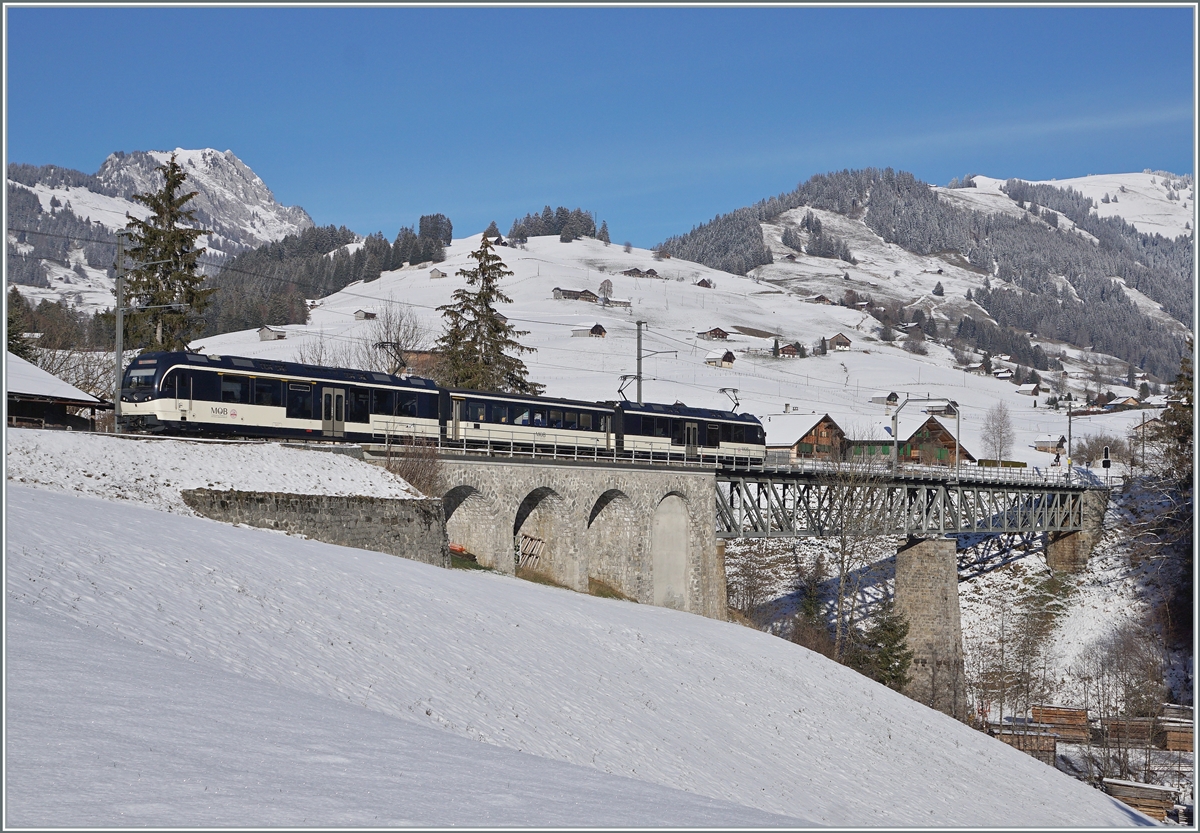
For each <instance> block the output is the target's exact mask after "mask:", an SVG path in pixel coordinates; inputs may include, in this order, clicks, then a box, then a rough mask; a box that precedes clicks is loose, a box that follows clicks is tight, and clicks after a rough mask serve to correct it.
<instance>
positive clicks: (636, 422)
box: [622, 414, 642, 437]
mask: <svg viewBox="0 0 1200 833" xmlns="http://www.w3.org/2000/svg"><path fill="white" fill-rule="evenodd" d="M622 425H623V429H624V432H625V433H626V434H628V435H629V436H631V437H636V436H637V435H638V434H640V433H642V418H641V417H640V416H638V415H637V414H625V419H624V420H623V421H622Z"/></svg>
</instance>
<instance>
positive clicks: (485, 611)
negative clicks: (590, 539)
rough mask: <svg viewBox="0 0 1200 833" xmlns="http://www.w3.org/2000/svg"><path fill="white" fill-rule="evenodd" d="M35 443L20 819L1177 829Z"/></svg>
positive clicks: (713, 641)
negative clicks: (191, 504)
mask: <svg viewBox="0 0 1200 833" xmlns="http://www.w3.org/2000/svg"><path fill="white" fill-rule="evenodd" d="M27 433H33V432H27ZM21 434H22V432H10V434H9V439H10V452H9V455H8V457H9V476H10V480H9V481H8V484H7V485H8V490H7V497H6V509H7V519H6V520H7V523H6V527H5V528H6V539H7V540H6V544H7V555H6V590H7V605H6V622H5V624H6V649H7V655H8V662H9V665H8V671H9V676H8V695H9V698H8V712H7V731H8V748H7V756H8V757H7V761H6V763H7V778H8V783H7V790H8V792H7V796H6V798H7V801H6V814H7V815H6V822H7V823H8V824H10V825H17V826H46V825H48V824H66V825H68V826H73V825H82V824H97V825H103V826H115V827H125V826H166V825H177V824H185V825H187V826H221V825H238V826H251V827H254V826H269V825H284V826H368V825H371V826H373V825H402V824H411V825H417V826H451V825H465V826H496V825H505V824H511V825H519V826H548V827H555V826H601V827H604V826H705V827H769V826H816V825H829V826H842V827H861V826H874V827H901V826H920V827H929V826H935V827H940V826H954V827H965V826H978V825H979V824H981V823H986V824H988V825H994V826H1014V827H1036V828H1046V827H1080V826H1084V827H1108V826H1125V825H1144V824H1148V823H1149V822H1148V820H1147V819H1145V818H1144V817H1142V816H1140V815H1139V814H1137V813H1136V812H1134V811H1132V810H1130V809H1129V808H1127V807H1125V806H1124V805H1121V804H1119V803H1117V802H1115V801H1113V800H1112V799H1110V798H1108V797H1107V796H1104V795H1103V794H1101V793H1099V792H1097V791H1096V790H1093V789H1091V788H1090V787H1088V786H1086V785H1084V784H1082V783H1080V782H1078V781H1075V780H1074V779H1071V778H1069V777H1067V776H1065V775H1062V774H1060V773H1057V772H1055V771H1054V770H1052V769H1050V768H1048V767H1046V766H1045V765H1043V764H1041V763H1039V762H1038V761H1036V760H1034V759H1033V758H1031V757H1029V756H1027V755H1025V754H1023V753H1020V752H1017V751H1015V750H1012V749H1010V748H1008V747H1007V746H1005V745H1003V744H1001V743H998V742H996V741H994V740H992V739H990V738H988V737H986V736H985V735H982V734H980V733H978V732H975V731H973V730H971V729H969V728H968V727H966V726H963V725H962V724H959V723H957V722H955V721H953V720H951V719H949V718H947V717H945V716H943V715H941V714H939V713H936V712H932V711H930V710H928V709H926V708H924V707H922V706H920V705H918V704H916V703H914V702H912V701H910V700H908V699H907V698H904V697H902V696H900V695H898V694H896V693H895V692H892V691H890V690H888V689H886V688H883V687H881V686H878V685H877V684H875V683H873V682H871V681H869V680H867V679H866V678H864V677H862V676H860V675H858V674H856V673H854V672H852V671H850V670H848V669H846V668H843V667H841V666H838V665H835V664H833V663H831V662H829V661H827V660H825V659H824V658H822V657H819V656H817V655H815V654H812V653H810V652H808V651H805V650H804V649H801V648H798V647H796V646H794V645H791V644H789V643H786V642H784V641H783V640H780V639H778V638H776V637H773V636H769V635H767V634H763V633H760V632H757V631H754V630H752V629H748V628H743V627H741V626H738V625H733V624H728V623H723V622H715V621H711V620H707V619H703V618H701V617H697V616H692V615H689V614H684V613H679V612H676V611H671V610H666V609H661V608H652V607H645V606H640V605H635V604H631V603H626V602H620V601H615V600H607V599H598V598H594V597H590V596H584V595H580V594H575V593H571V592H568V591H564V590H559V589H555V588H548V587H544V586H540V585H536V584H531V583H528V582H524V581H520V580H518V579H514V578H510V577H506V576H501V575H496V574H492V573H485V572H459V571H453V570H442V569H438V568H435V567H430V566H428V565H424V564H419V563H416V562H411V561H408V560H406V559H400V558H394V557H391V556H386V555H382V554H378V553H371V552H366V551H360V550H353V549H347V548H341V547H334V546H330V545H326V544H321V543H318V542H314V541H308V540H302V539H298V538H293V537H288V536H285V535H281V534H278V533H274V532H268V531H263V530H255V529H247V528H241V527H233V526H227V525H222V524H218V523H216V522H213V521H209V520H207V519H203V518H197V517H189V516H185V515H182V514H177V513H173V512H164V511H161V510H162V509H165V508H168V506H167V505H166V504H164V503H162V502H161V500H162V499H161V498H159V497H157V496H154V495H152V494H150V493H149V490H138V489H132V488H125V486H124V482H125V481H127V480H128V481H133V480H136V478H137V477H138V476H144V475H143V474H139V473H138V472H137V471H130V472H128V473H126V469H127V468H128V462H129V461H128V460H127V459H126V458H125V456H124V452H122V451H120V450H119V449H118V447H117V446H116V445H114V444H115V443H126V444H128V445H144V446H146V447H147V448H149V447H151V446H160V445H166V443H156V442H153V441H149V442H138V441H129V440H117V439H114V438H105V437H94V436H93V437H85V436H84V435H79V437H77V438H73V439H79V438H82V439H84V440H85V441H88V440H90V441H95V442H96V443H97V448H98V450H96V451H94V452H93V454H94V455H95V456H94V457H93V458H88V457H87V455H85V454H82V453H80V454H77V455H74V456H73V458H72V459H71V460H67V459H66V458H62V457H60V458H57V459H58V460H59V461H60V462H59V465H60V466H62V467H63V468H69V469H74V470H78V471H80V472H81V475H82V476H83V479H84V480H89V479H95V477H94V475H95V474H96V473H97V472H98V471H99V470H104V471H106V472H108V477H109V478H112V479H113V480H114V481H115V482H114V485H117V486H119V488H116V489H114V490H111V491H109V490H102V491H98V492H93V494H80V491H84V490H82V489H79V490H77V489H76V488H75V486H74V485H72V484H71V483H69V482H64V483H62V484H59V485H56V487H55V490H52V489H50V488H47V486H50V485H52V484H51V483H42V484H39V485H38V486H36V487H35V486H34V485H32V484H31V483H26V484H21V483H18V482H15V481H14V480H12V479H11V478H12V477H13V476H14V475H15V474H16V473H17V471H18V470H23V471H27V472H28V471H36V470H43V471H45V470H49V468H50V466H48V465H41V464H38V463H37V462H35V461H33V459H32V458H33V457H35V456H36V453H35V452H34V451H33V450H31V447H32V446H36V445H38V444H37V443H35V442H33V443H31V441H30V440H29V439H28V438H27V437H26V436H22V435H21ZM14 440H15V443H14V442H13V441H14ZM38 447H40V448H44V449H46V450H47V452H48V453H50V454H51V455H53V453H54V452H53V448H54V445H53V444H49V443H47V444H46V445H42V446H38ZM147 453H149V452H147ZM280 453H281V454H284V453H286V454H290V455H292V456H291V457H290V458H289V457H287V456H284V457H281V458H279V463H280V465H283V464H284V463H285V462H287V461H289V460H290V461H292V462H294V463H295V464H296V465H297V466H303V467H304V470H305V473H306V475H307V471H308V466H309V465H310V464H309V463H307V462H303V461H307V460H311V459H313V458H316V459H319V460H321V461H323V462H322V465H326V464H328V465H333V464H335V463H337V462H338V461H341V460H342V459H343V458H339V457H335V456H334V455H328V454H317V453H312V452H309V453H305V452H299V451H292V450H282V449H281V450H280ZM108 455H115V456H108ZM251 468H253V467H252V466H251V465H250V464H247V465H245V466H243V467H242V469H239V470H238V471H239V472H246V471H247V470H249V469H251ZM89 471H90V473H92V474H93V477H92V478H87V477H86V474H87V473H88V472H89ZM247 476H248V477H249V475H247ZM294 476H297V477H298V476H299V473H296V474H294ZM167 479H169V481H170V483H171V486H170V487H167V486H166V483H165V482H164V483H163V490H164V491H166V490H167V489H168V488H171V489H173V488H174V487H175V485H177V482H182V481H183V479H184V476H183V475H182V474H172V475H170V476H169V477H168V478H167ZM200 479H201V480H203V478H200ZM231 480H232V482H229V484H228V485H229V487H234V488H247V485H246V484H245V483H242V482H239V480H238V479H237V478H231ZM116 481H120V482H119V483H118V482H116ZM213 482H216V481H213ZM200 485H207V481H206V482H205V483H201V484H200ZM97 493H103V494H105V495H107V496H109V497H112V496H113V495H115V494H124V495H125V496H126V499H124V500H102V499H99V498H98V497H96V496H94V495H95V494H97ZM139 504H144V505H139ZM468 745H471V746H472V748H471V749H470V750H468V749H467V746H468ZM381 763H382V764H383V766H380V764H381ZM983 785H986V786H983Z"/></svg>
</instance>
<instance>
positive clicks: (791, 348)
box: [779, 341, 801, 359]
mask: <svg viewBox="0 0 1200 833" xmlns="http://www.w3.org/2000/svg"><path fill="white" fill-rule="evenodd" d="M779 355H780V356H782V357H784V358H785V359H794V358H796V357H797V356H799V355H801V344H800V342H798V341H796V342H793V343H791V344H781V345H780V346H779Z"/></svg>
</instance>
